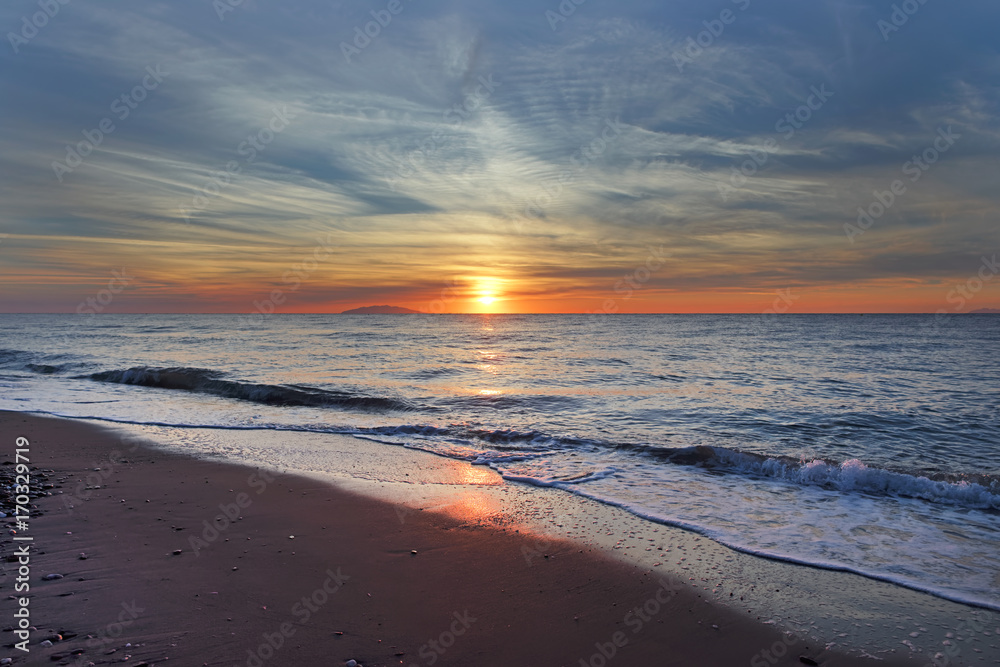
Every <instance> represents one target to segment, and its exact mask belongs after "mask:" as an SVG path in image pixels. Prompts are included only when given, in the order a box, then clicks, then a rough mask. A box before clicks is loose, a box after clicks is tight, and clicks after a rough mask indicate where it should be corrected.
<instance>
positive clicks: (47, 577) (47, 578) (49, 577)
mask: <svg viewBox="0 0 1000 667" xmlns="http://www.w3.org/2000/svg"><path fill="white" fill-rule="evenodd" d="M62 578H63V575H61V574H47V575H45V576H44V577H42V581H53V580H55V579H62Z"/></svg>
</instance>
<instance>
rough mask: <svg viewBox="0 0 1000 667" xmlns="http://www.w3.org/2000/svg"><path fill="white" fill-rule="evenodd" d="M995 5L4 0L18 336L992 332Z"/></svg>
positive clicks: (997, 156)
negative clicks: (338, 325) (58, 326)
mask: <svg viewBox="0 0 1000 667" xmlns="http://www.w3.org/2000/svg"><path fill="white" fill-rule="evenodd" d="M998 27H1000V5H998V4H997V3H996V2H995V1H994V0H954V1H952V0H949V1H948V2H945V0H924V1H923V3H922V4H921V2H920V0H906V1H905V2H895V3H894V2H889V1H881V0H880V1H862V0H857V1H848V0H814V1H810V2H801V0H795V1H793V0H772V1H771V2H765V1H764V0H715V1H708V2H706V1H705V0H676V1H675V0H657V1H652V0H616V1H615V2H609V1H608V0H582V1H581V0H563V1H562V2H561V3H560V2H558V1H557V0H547V1H546V0H542V1H538V0H535V1H531V2H527V1H523V0H504V1H502V2H501V1H499V0H471V1H470V0H464V1H463V2H456V1H453V0H451V1H449V0H445V1H441V2H432V1H431V0H370V1H368V2H360V1H358V0H349V1H346V2H341V1H336V0H335V1H330V0H325V1H324V2H319V1H313V0H288V1H283V2H275V1H274V0H242V1H241V0H171V1H169V2H166V1H156V0H151V1H145V2H124V1H120V0H102V1H100V2H97V1H95V0H34V1H31V2H28V1H23V0H8V1H7V2H4V3H3V4H2V6H0V34H2V35H3V36H4V39H3V44H0V312H87V313H89V312H97V313H127V312H193V313H201V312H234V313H236V312H238V313H247V312H272V311H273V312H282V313H296V312H340V311H342V310H345V309H348V308H354V307H359V306H367V305H375V304H391V305H397V306H404V307H408V308H412V309H415V310H421V311H425V312H542V313H544V312H551V313H556V312H602V313H641V312H666V313H685V312H747V313H761V312H770V311H774V312H789V313H807V312H949V313H950V312H967V311H969V310H973V309H978V308H987V307H1000V275H998V273H1000V267H998V266H997V264H996V255H997V254H998V253H1000V225H998V219H997V214H998V210H1000V209H998V203H1000V188H998V187H997V185H998V176H1000V123H998V117H1000V114H998V111H1000V106H998V105H1000V94H998V93H1000V54H998V47H1000V40H998V39H997V29H998Z"/></svg>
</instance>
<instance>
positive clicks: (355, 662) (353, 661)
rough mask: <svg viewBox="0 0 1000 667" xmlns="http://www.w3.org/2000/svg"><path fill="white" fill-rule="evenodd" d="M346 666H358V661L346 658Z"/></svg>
mask: <svg viewBox="0 0 1000 667" xmlns="http://www.w3.org/2000/svg"><path fill="white" fill-rule="evenodd" d="M347 667H358V661H357V660H348V661H347Z"/></svg>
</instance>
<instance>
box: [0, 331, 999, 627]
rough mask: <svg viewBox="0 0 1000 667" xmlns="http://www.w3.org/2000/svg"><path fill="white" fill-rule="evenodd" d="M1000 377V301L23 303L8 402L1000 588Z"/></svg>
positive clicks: (938, 581)
mask: <svg viewBox="0 0 1000 667" xmlns="http://www.w3.org/2000/svg"><path fill="white" fill-rule="evenodd" d="M998 378H1000V316H990V315H981V316H980V315H974V316H954V317H948V318H945V319H944V320H940V319H937V320H936V319H935V318H933V317H931V316H919V315H890V316H870V315H866V316H857V315H786V316H780V317H773V316H772V317H763V316H756V315H730V316H725V315H635V316H608V317H598V316H588V315H552V316H548V315H530V316H520V315H438V316H434V315H413V316H391V315H386V316H383V315H364V316H348V315H274V316H270V317H265V318H261V321H260V322H258V323H250V322H248V320H247V318H245V317H243V316H236V315H120V316H118V315H106V316H96V317H87V316H78V315H0V409H7V410H17V411H24V412H28V411H30V412H37V413H46V414H55V415H62V416H67V417H82V418H88V419H98V420H103V421H107V422H124V423H135V424H158V425H169V426H175V427H180V428H190V427H206V426H209V427H218V428H229V429H272V430H296V431H310V432H319V433H322V432H331V433H345V434H349V435H353V436H355V437H358V438H364V439H367V440H371V441H376V442H379V443H384V445H385V446H386V447H399V446H402V447H409V448H414V449H421V450H426V451H428V452H432V453H434V454H438V455H440V456H446V457H451V458H454V459H458V460H461V461H465V462H467V464H468V465H470V466H489V467H491V468H493V469H494V470H496V471H497V472H499V473H500V474H501V475H502V476H503V477H505V478H506V479H508V480H511V481H514V482H519V483H523V484H527V485H535V486H545V487H551V488H555V489H559V490H562V491H565V492H567V493H574V494H579V495H582V496H587V497H589V498H593V499H596V500H599V501H601V502H604V503H608V504H612V505H616V506H619V507H622V508H624V509H626V510H628V511H629V512H631V513H633V514H635V515H637V516H639V517H642V518H643V519H645V520H648V521H653V522H657V523H663V524H669V525H675V526H681V527H684V528H688V529H690V530H692V531H696V532H698V533H701V534H702V535H705V536H707V537H709V538H711V539H713V540H716V541H718V542H720V543H722V544H725V545H727V546H730V547H732V548H735V549H738V550H741V551H745V552H749V553H754V554H759V555H762V556H767V557H769V558H775V559H781V560H787V561H791V562H797V563H803V564H808V565H813V566H818V567H824V568H831V569H839V570H846V571H851V572H856V573H859V574H862V575H865V576H868V577H872V578H877V579H881V580H885V581H890V582H894V583H897V584H900V585H904V586H907V587H910V588H914V589H917V590H922V591H926V592H929V593H932V594H934V595H937V596H940V597H943V598H947V599H950V600H954V601H958V602H964V603H967V604H972V605H977V606H982V607H987V608H991V609H995V610H1000V438H998V432H1000V429H998V427H1000V379H998ZM326 464H328V465H329V466H330V468H331V469H335V468H336V462H335V461H333V460H330V461H327V462H326ZM314 465H317V466H319V467H322V466H323V465H324V461H322V460H320V461H317V462H314Z"/></svg>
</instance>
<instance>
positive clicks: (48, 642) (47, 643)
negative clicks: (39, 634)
mask: <svg viewBox="0 0 1000 667" xmlns="http://www.w3.org/2000/svg"><path fill="white" fill-rule="evenodd" d="M39 646H41V647H42V648H48V647H50V646H52V642H50V641H49V640H48V639H46V640H45V641H43V642H42V643H41V644H39Z"/></svg>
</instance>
